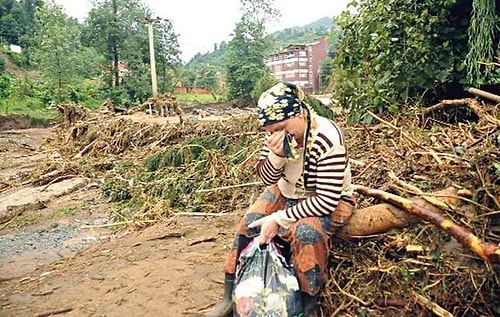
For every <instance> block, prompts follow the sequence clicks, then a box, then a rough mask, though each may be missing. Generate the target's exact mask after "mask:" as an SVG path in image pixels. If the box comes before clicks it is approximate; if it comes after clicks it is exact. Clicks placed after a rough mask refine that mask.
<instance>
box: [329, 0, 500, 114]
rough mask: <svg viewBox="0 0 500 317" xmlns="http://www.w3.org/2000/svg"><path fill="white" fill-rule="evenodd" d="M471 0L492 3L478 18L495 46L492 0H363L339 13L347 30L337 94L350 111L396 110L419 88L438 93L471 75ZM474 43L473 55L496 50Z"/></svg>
mask: <svg viewBox="0 0 500 317" xmlns="http://www.w3.org/2000/svg"><path fill="white" fill-rule="evenodd" d="M473 2H474V3H476V2H481V3H483V6H486V7H488V8H489V9H488V10H486V8H485V7H483V8H482V10H481V11H480V12H482V14H480V17H478V18H477V19H485V21H484V23H483V22H481V23H480V24H482V25H484V24H486V25H487V27H486V28H484V27H483V28H481V29H482V30H484V32H485V33H484V34H486V36H485V37H482V38H481V39H479V41H480V42H482V43H483V44H485V43H489V44H488V45H487V46H488V47H491V46H492V47H498V39H499V38H498V35H497V36H496V37H493V39H492V37H491V36H490V35H491V34H492V33H491V32H492V29H493V30H494V29H495V28H494V27H493V25H492V19H491V15H492V12H494V11H495V8H494V6H495V1H489V0H446V1H437V0H422V1H413V0H365V1H359V8H358V11H357V12H356V13H354V14H349V13H348V12H344V13H343V14H342V15H341V16H340V17H339V18H337V19H336V22H337V23H338V24H339V26H341V28H342V30H341V32H342V35H341V41H340V45H339V49H338V57H337V58H336V59H335V61H334V65H333V66H334V89H335V95H336V96H335V97H336V99H338V100H339V101H340V102H341V103H342V104H343V105H344V106H346V107H348V108H350V118H351V119H352V120H356V121H357V120H364V121H366V122H370V121H371V116H370V115H369V113H368V111H374V112H382V111H389V112H391V113H396V112H398V111H401V110H404V106H405V105H407V104H409V103H410V102H420V101H422V100H423V99H422V96H424V97H425V98H426V99H427V100H428V101H435V98H438V97H437V96H438V93H439V92H442V91H446V87H447V86H449V85H450V84H452V83H466V63H469V64H470V63H471V61H470V60H469V61H468V62H465V61H466V55H467V52H468V51H470V50H471V49H470V48H469V47H470V44H469V43H470V40H471V38H470V37H468V30H469V26H471V24H470V17H471V12H472V3H473ZM483 14H485V15H488V16H489V18H486V17H485V16H483ZM477 19H476V20H477ZM496 21H497V22H498V17H497V20H496ZM477 23H479V22H476V24H477ZM472 26H473V25H472ZM478 26H479V25H478ZM496 27H497V28H498V23H497V26H496ZM497 30H498V29H497ZM484 34H483V35H484ZM495 43H496V44H495ZM473 47H474V49H475V50H477V51H474V52H475V53H474V58H472V59H474V60H475V61H474V63H477V62H481V61H484V60H485V58H488V57H486V56H491V54H490V55H488V51H487V50H478V46H477V45H476V46H473ZM481 47H484V46H481ZM474 49H473V50H474ZM478 55H481V56H482V58H480V57H478ZM469 69H470V68H469Z"/></svg>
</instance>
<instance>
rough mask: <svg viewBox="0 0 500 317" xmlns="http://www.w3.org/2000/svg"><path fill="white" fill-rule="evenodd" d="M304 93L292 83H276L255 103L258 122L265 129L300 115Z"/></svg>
mask: <svg viewBox="0 0 500 317" xmlns="http://www.w3.org/2000/svg"><path fill="white" fill-rule="evenodd" d="M303 100H304V92H303V91H302V89H300V87H298V86H297V85H295V84H292V83H285V82H283V83H278V84H276V85H274V86H273V87H271V88H270V89H268V90H267V91H265V92H263V93H262V94H261V96H260V98H259V101H258V103H257V106H258V109H259V114H258V115H259V120H260V122H261V123H262V126H264V127H266V126H268V125H272V124H275V123H278V122H281V121H284V120H288V119H291V118H294V117H296V116H298V115H300V114H301V113H302V109H303Z"/></svg>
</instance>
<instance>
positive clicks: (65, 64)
mask: <svg viewBox="0 0 500 317" xmlns="http://www.w3.org/2000/svg"><path fill="white" fill-rule="evenodd" d="M36 19H37V23H38V25H39V28H38V32H37V33H36V36H35V38H34V39H35V42H36V43H37V45H36V47H35V49H34V52H33V54H34V55H33V58H34V61H35V62H36V63H37V64H38V66H39V68H40V76H41V78H42V80H43V83H44V85H45V86H46V89H47V92H48V97H49V98H50V100H53V101H56V102H59V103H61V102H64V101H70V100H71V99H72V91H73V89H72V87H73V86H74V85H76V84H77V83H78V82H80V81H82V80H83V76H82V72H83V70H84V69H88V68H89V66H90V65H91V63H89V62H87V60H86V58H85V57H86V55H82V50H81V45H80V31H79V27H78V24H77V22H76V21H75V20H73V19H70V18H69V17H68V16H67V15H66V14H65V13H64V12H63V10H62V7H61V6H58V5H56V4H55V3H54V2H53V0H52V1H49V2H47V3H46V4H45V5H44V6H43V7H41V8H40V9H39V10H38V11H37V13H36Z"/></svg>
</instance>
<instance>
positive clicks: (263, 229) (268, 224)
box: [248, 215, 279, 245]
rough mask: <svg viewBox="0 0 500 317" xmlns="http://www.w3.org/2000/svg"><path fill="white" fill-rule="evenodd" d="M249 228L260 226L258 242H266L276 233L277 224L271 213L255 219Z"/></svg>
mask: <svg viewBox="0 0 500 317" xmlns="http://www.w3.org/2000/svg"><path fill="white" fill-rule="evenodd" d="M248 227H249V228H255V227H260V235H259V244H261V245H262V244H267V243H269V242H271V240H272V239H273V238H274V237H275V236H276V235H277V234H278V228H279V225H278V223H277V222H276V220H275V219H274V217H273V216H272V215H269V216H265V217H264V218H260V219H259V220H255V221H254V222H252V223H251V224H250V225H248Z"/></svg>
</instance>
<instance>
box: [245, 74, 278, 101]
mask: <svg viewBox="0 0 500 317" xmlns="http://www.w3.org/2000/svg"><path fill="white" fill-rule="evenodd" d="M278 82H279V81H278V80H277V79H276V78H274V77H273V76H271V75H270V74H269V75H268V76H265V77H262V78H261V79H259V80H258V81H257V83H256V84H255V86H254V88H253V91H252V94H251V96H252V100H253V102H254V103H255V104H256V103H257V101H258V100H259V98H260V95H261V94H262V93H263V92H264V91H266V90H268V89H269V88H271V87H272V86H274V85H276V84H277V83H278Z"/></svg>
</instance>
